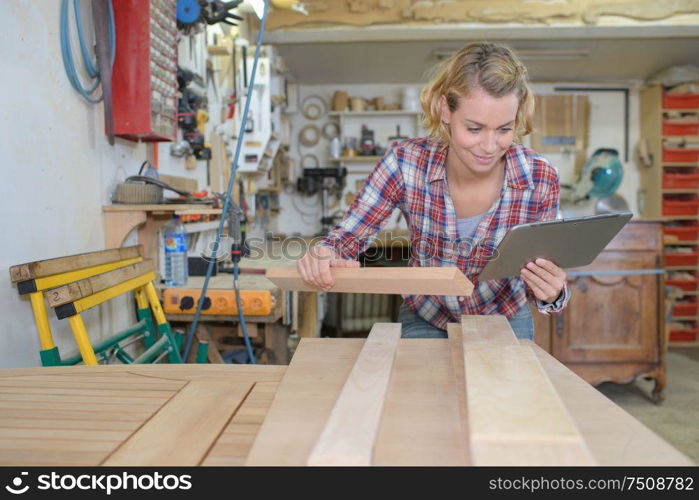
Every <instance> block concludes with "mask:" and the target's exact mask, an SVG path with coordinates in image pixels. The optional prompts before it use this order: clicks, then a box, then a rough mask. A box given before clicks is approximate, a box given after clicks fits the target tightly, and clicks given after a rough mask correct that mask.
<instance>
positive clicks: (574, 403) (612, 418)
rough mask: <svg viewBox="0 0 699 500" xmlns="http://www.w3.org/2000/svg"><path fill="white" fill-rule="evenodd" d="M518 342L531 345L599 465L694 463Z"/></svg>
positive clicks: (549, 359) (554, 361) (563, 369)
mask: <svg viewBox="0 0 699 500" xmlns="http://www.w3.org/2000/svg"><path fill="white" fill-rule="evenodd" d="M520 342H521V343H522V344H523V345H528V346H531V348H532V349H533V351H534V354H535V355H536V356H537V358H538V359H539V361H540V362H541V365H542V366H543V368H544V369H545V370H546V372H547V373H548V375H549V378H550V380H551V382H552V383H553V385H554V387H555V388H556V389H557V390H558V394H559V395H560V397H561V400H562V401H563V403H564V404H565V406H566V408H567V409H568V411H569V412H570V414H571V416H572V418H573V421H574V422H575V424H576V425H577V426H578V428H579V429H580V434H581V435H582V437H583V438H584V439H585V442H586V443H587V445H588V447H589V448H590V451H591V452H592V455H593V456H594V457H595V459H596V460H597V462H598V463H599V465H603V466H659V465H663V466H672V465H681V466H687V465H696V464H695V463H694V462H692V460H690V459H689V458H687V457H686V456H685V455H683V454H682V453H680V452H679V451H677V450H676V449H675V448H674V447H673V446H671V445H670V444H668V443H667V442H666V441H665V440H664V439H662V438H661V437H660V436H658V435H657V434H656V433H654V432H653V431H651V430H650V429H649V428H648V427H646V426H645V425H643V424H642V423H641V422H639V421H638V420H637V419H635V418H634V417H633V416H631V415H629V414H628V413H627V412H626V411H624V410H623V409H622V408H620V407H619V406H617V405H616V404H615V403H614V402H613V401H611V400H610V399H608V398H607V397H606V396H605V395H604V394H602V393H601V392H599V391H598V390H597V389H595V388H594V387H593V386H591V385H590V384H588V383H587V382H585V381H584V380H583V379H582V378H580V377H578V376H577V375H576V374H575V373H573V372H572V371H571V370H569V369H568V368H567V367H566V366H565V365H563V364H562V363H561V362H560V361H558V360H557V359H555V358H554V357H553V356H551V355H550V354H548V353H547V352H545V351H544V350H543V349H541V348H540V347H539V346H537V345H536V344H534V343H532V342H530V341H527V340H522V341H520Z"/></svg>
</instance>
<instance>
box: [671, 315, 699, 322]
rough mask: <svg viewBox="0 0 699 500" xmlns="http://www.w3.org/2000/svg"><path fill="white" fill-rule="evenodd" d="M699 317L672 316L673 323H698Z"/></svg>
mask: <svg viewBox="0 0 699 500" xmlns="http://www.w3.org/2000/svg"><path fill="white" fill-rule="evenodd" d="M697 319H699V316H672V320H673V321H697Z"/></svg>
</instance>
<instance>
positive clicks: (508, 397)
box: [463, 340, 595, 466]
mask: <svg viewBox="0 0 699 500" xmlns="http://www.w3.org/2000/svg"><path fill="white" fill-rule="evenodd" d="M463 346H464V367H465V376H466V377H465V380H466V383H465V385H466V399H467V404H468V417H469V428H470V442H471V453H472V459H473V463H474V464H475V465H527V466H534V465H593V464H594V463H595V462H594V459H593V458H592V455H591V454H590V452H589V450H588V448H587V446H586V445H585V443H584V441H583V439H582V438H581V437H580V434H579V433H578V430H577V428H576V426H575V425H574V424H573V421H572V419H571V418H570V415H569V414H568V412H567V410H566V408H565V406H564V405H563V403H562V402H561V400H560V398H559V397H558V394H557V392H556V390H555V389H554V387H553V385H552V384H551V382H550V381H549V379H548V376H547V375H546V372H544V370H543V368H542V367H541V364H540V363H539V361H538V359H537V358H536V356H535V355H534V353H533V351H532V350H531V348H530V347H527V346H522V345H502V344H500V345H498V344H471V345H469V344H468V342H467V341H466V340H465V341H464V344H463Z"/></svg>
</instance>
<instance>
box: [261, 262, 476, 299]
mask: <svg viewBox="0 0 699 500" xmlns="http://www.w3.org/2000/svg"><path fill="white" fill-rule="evenodd" d="M330 272H331V274H332V276H333V279H334V280H335V285H334V286H333V287H332V288H331V289H330V291H331V292H345V293H388V294H398V295H400V294H404V295H405V294H421V295H463V296H468V295H471V293H472V292H473V283H471V282H470V281H469V280H468V278H466V276H464V275H463V273H462V272H461V271H460V270H459V269H458V268H456V267H410V268H405V267H403V268H401V267H372V268H344V267H336V268H331V269H330ZM265 276H266V277H267V279H269V280H270V281H272V282H273V283H274V284H275V285H277V286H278V287H279V288H282V289H284V290H298V291H303V292H317V291H319V289H318V288H316V287H314V286H311V285H308V284H307V283H306V282H305V281H303V279H302V278H301V275H300V274H299V272H298V271H297V270H296V268H295V267H271V268H269V269H268V270H267V273H266V274H265Z"/></svg>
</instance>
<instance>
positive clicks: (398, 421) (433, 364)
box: [373, 339, 470, 466]
mask: <svg viewBox="0 0 699 500" xmlns="http://www.w3.org/2000/svg"><path fill="white" fill-rule="evenodd" d="M449 351H450V349H449V343H448V342H444V341H442V340H433V339H402V340H401V341H400V342H399V345H398V351H397V352H396V357H395V360H394V362H393V372H392V373H391V382H390V385H389V388H388V393H387V396H386V401H385V403H384V410H383V415H382V417H381V425H380V427H379V432H378V435H377V437H376V443H375V449H374V461H373V463H374V465H385V466H410V465H425V466H433V465H434V466H439V465H443V466H453V465H468V464H469V463H470V459H469V456H468V455H469V452H468V443H467V442H465V441H464V440H463V439H462V436H463V433H462V429H461V425H460V409H459V397H458V396H459V392H458V390H457V378H456V376H455V373H454V370H453V367H452V365H451V363H450V362H449V355H450V352H449ZM462 357H463V356H462ZM462 372H463V369H462ZM461 386H463V380H462V382H461ZM462 394H463V392H462ZM464 396H465V394H464Z"/></svg>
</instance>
